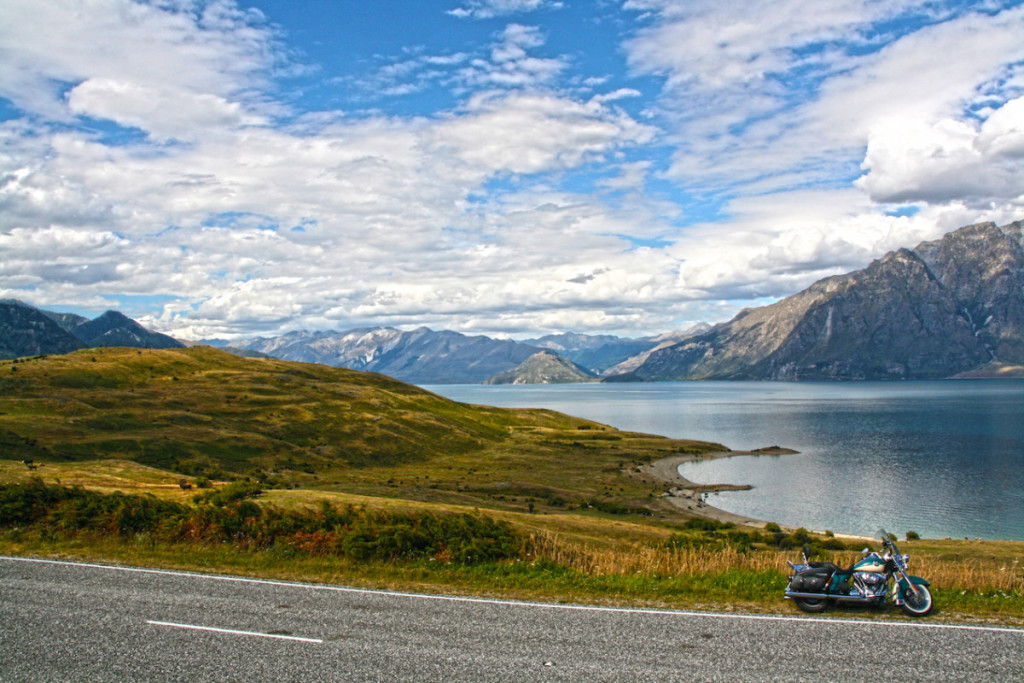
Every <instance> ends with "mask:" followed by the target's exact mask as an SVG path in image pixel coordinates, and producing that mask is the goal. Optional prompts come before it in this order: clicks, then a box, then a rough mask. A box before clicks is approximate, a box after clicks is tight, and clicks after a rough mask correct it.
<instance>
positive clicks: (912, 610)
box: [900, 583, 932, 617]
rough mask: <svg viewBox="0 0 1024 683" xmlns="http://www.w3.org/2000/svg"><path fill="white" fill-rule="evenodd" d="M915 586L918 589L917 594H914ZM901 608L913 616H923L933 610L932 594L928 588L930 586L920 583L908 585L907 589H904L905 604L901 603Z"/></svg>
mask: <svg viewBox="0 0 1024 683" xmlns="http://www.w3.org/2000/svg"><path fill="white" fill-rule="evenodd" d="M914 588H916V589H917V594H916V595H915V594H914ZM900 609H902V610H903V611H904V612H906V613H907V614H909V615H910V616H912V617H923V616H924V615H926V614H928V613H929V612H931V611H932V594H931V591H929V590H928V586H924V585H922V584H919V583H918V584H915V585H914V586H907V588H906V590H904V591H903V604H902V605H900Z"/></svg>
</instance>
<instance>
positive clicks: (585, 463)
mask: <svg viewBox="0 0 1024 683" xmlns="http://www.w3.org/2000/svg"><path fill="white" fill-rule="evenodd" d="M712 450H723V447H722V446H720V445H717V444H707V443H702V442H691V441H677V440H671V439H665V438H661V437H654V436H648V435H639V434H630V433H625V432H619V431H617V430H614V429H612V428H610V427H607V426H604V425H600V424H597V423H593V422H589V421H587V420H582V419H578V418H573V417H569V416H566V415H561V414H558V413H554V412H551V411H542V410H508V409H497V408H487V407H482V406H470V405H465V404H460V403H455V402H453V401H450V400H447V399H444V398H441V397H439V396H437V395H435V394H432V393H430V392H427V391H424V390H422V389H419V388H417V387H414V386H411V385H407V384H403V383H401V382H398V381H396V380H392V379H389V378H387V377H384V376H382V375H376V374H370V373H360V372H354V371H351V370H345V369H341V368H333V367H328V366H322V365H312V364H304V363H292V362H286V361H278V360H270V359H251V358H240V357H237V356H234V355H231V354H228V353H225V352H222V351H218V350H215V349H212V348H209V347H196V348H190V349H166V350H143V349H121V348H117V349H88V350H85V351H79V352H75V353H71V354H67V355H62V356H49V357H40V358H34V359H23V360H21V361H13V362H3V363H0V458H5V459H8V460H34V461H36V462H42V463H46V462H51V463H58V462H65V463H66V462H68V461H82V460H90V461H92V460H98V459H119V460H130V461H134V462H136V463H139V464H141V465H146V466H148V467H153V468H158V469H161V470H166V471H169V472H173V473H176V474H180V475H186V476H193V477H198V476H205V477H208V478H211V479H236V478H242V477H251V478H254V479H258V480H260V481H263V482H265V483H269V484H271V485H279V486H288V487H301V488H319V489H326V490H335V491H345V492H349V493H361V494H367V495H374V496H385V497H394V498H404V499H408V500H420V501H433V502H445V503H456V504H465V505H478V504H482V505H487V506H489V507H498V508H508V509H521V508H526V507H529V509H534V507H535V506H540V507H544V506H547V507H551V508H565V507H566V506H572V505H573V504H574V503H579V502H581V501H590V500H591V499H594V498H595V497H598V498H599V499H600V500H601V501H602V502H603V503H604V505H603V507H605V508H607V509H616V508H615V506H621V505H626V506H647V505H648V503H649V502H650V501H651V500H652V498H651V494H652V493H653V492H652V491H651V490H649V489H648V488H644V485H642V484H640V483H638V482H635V481H633V480H630V479H628V478H626V477H623V476H622V474H621V471H622V470H623V469H624V468H628V467H632V466H635V465H636V464H639V463H642V462H647V461H649V460H651V459H654V458H660V457H665V456H666V455H671V454H674V453H680V452H698V453H699V452H704V451H712ZM591 507H593V506H591Z"/></svg>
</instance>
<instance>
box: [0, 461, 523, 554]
mask: <svg viewBox="0 0 1024 683" xmlns="http://www.w3.org/2000/svg"><path fill="white" fill-rule="evenodd" d="M260 491H261V489H260V487H259V485H258V484H257V483H255V482H249V481H239V482H234V483H232V484H229V485H227V486H224V487H222V488H219V489H214V490H211V491H206V492H204V493H201V494H199V495H197V496H195V497H194V503H195V504H194V505H186V504H182V503H175V502H170V501H164V500H160V499H158V498H155V497H153V496H152V495H148V494H147V495H141V496H137V495H131V496H129V495H124V494H122V493H112V494H101V493H97V492H95V491H88V490H86V489H83V488H81V487H63V486H55V485H47V484H45V483H43V482H42V481H41V480H34V481H31V482H29V483H27V484H11V485H3V486H0V528H9V529H14V528H18V529H27V530H33V529H35V530H40V531H42V530H44V529H45V530H47V532H50V531H53V530H57V531H60V532H63V533H67V534H76V533H94V534H103V535H114V536H120V537H122V538H132V537H135V536H137V535H139V534H146V535H147V536H148V537H150V538H153V539H156V540H160V541H165V542H171V543H188V542H191V543H207V544H212V543H218V544H219V543H233V544H235V545H236V546H237V547H239V548H242V549H246V550H267V549H272V548H274V549H278V550H287V551H289V552H301V553H305V554H309V555H329V554H330V555H338V556H342V557H349V558H352V559H356V560H369V559H373V560H402V559H435V560H441V561H444V562H455V563H461V564H474V563H479V562H490V561H495V560H502V559H508V558H512V557H516V556H518V554H519V553H520V552H521V550H522V544H523V540H522V538H521V537H520V536H519V535H518V534H516V532H515V531H513V529H512V528H511V526H509V525H508V524H506V523H504V522H500V521H496V520H493V519H491V518H489V517H485V516H483V515H469V514H452V515H440V514H428V513H383V512H371V511H368V510H366V509H364V508H359V507H354V506H351V505H350V506H346V507H336V506H332V505H330V504H329V503H327V502H323V503H321V505H320V506H319V508H318V509H317V510H315V511H284V510H281V509H279V508H276V507H274V506H272V505H259V504H257V503H255V502H254V501H253V500H252V499H253V498H254V497H256V496H257V495H259V493H260Z"/></svg>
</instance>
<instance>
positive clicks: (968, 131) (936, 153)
mask: <svg viewBox="0 0 1024 683" xmlns="http://www.w3.org/2000/svg"><path fill="white" fill-rule="evenodd" d="M863 167H864V169H865V170H866V173H865V175H864V176H863V177H861V178H860V179H859V180H858V181H857V185H858V187H861V188H863V189H864V190H865V191H866V192H868V194H869V195H870V196H871V197H872V199H874V200H876V201H879V202H928V203H932V204H942V203H946V202H950V201H958V200H959V201H963V202H966V203H968V204H979V205H982V206H989V205H991V203H992V202H993V201H996V202H999V201H1002V202H1012V203H1015V204H1017V205H1018V206H1024V98H1018V99H1016V100H1012V101H1010V102H1008V103H1007V104H1005V105H1003V107H1001V108H1000V109H997V110H996V111H995V112H993V113H992V114H991V115H990V116H989V118H988V119H987V120H985V121H984V122H982V123H981V124H980V125H979V124H974V123H971V122H967V121H959V120H954V119H943V120H941V121H938V122H936V123H933V124H930V125H929V124H927V123H925V122H921V121H907V120H899V119H897V120H887V121H882V122H879V124H878V125H877V126H876V128H875V129H873V130H872V131H871V135H870V139H869V142H868V147H867V155H866V156H865V159H864V164H863Z"/></svg>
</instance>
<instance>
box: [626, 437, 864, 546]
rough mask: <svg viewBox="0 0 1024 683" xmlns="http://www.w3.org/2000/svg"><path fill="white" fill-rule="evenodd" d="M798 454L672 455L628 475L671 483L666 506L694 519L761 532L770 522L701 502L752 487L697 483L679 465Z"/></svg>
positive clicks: (787, 451)
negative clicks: (722, 493)
mask: <svg viewBox="0 0 1024 683" xmlns="http://www.w3.org/2000/svg"><path fill="white" fill-rule="evenodd" d="M797 453H799V451H794V450H792V449H790V448H782V447H780V446H768V447H767V448H755V449H754V450H750V451H719V452H715V453H704V454H702V455H674V456H670V457H668V458H662V459H660V460H655V461H654V462H651V463H648V464H646V465H641V466H640V467H639V468H638V470H634V471H633V472H631V473H630V474H631V476H633V477H637V478H640V479H641V480H644V481H647V482H652V481H653V483H658V484H671V485H672V488H670V489H669V490H668V491H667V492H665V493H664V494H663V499H664V500H665V501H666V502H667V503H668V504H669V505H672V506H673V507H676V508H678V509H680V510H682V511H684V512H687V513H689V514H691V515H693V516H694V517H701V518H704V519H711V520H714V521H716V522H725V523H732V524H737V525H743V526H748V527H755V528H757V529H764V527H765V525H767V524H768V523H769V521H768V520H763V519H756V518H754V517H746V516H744V515H738V514H736V513H733V512H729V511H728V510H723V509H721V508H717V507H715V506H713V505H709V504H708V503H707V502H705V500H704V498H705V494H707V493H714V492H716V491H749V490H751V489H753V488H754V487H753V486H751V485H750V484H698V483H696V482H693V481H690V480H689V479H687V478H685V477H683V476H682V475H681V474H679V469H678V468H679V465H681V464H683V463H687V462H699V461H702V460H717V459H719V458H731V457H734V456H740V455H755V456H756V455H795V454H797ZM779 526H780V527H781V528H782V529H783V530H785V531H795V530H796V529H797V528H799V527H794V526H787V525H785V524H780V525H779ZM804 528H806V527H804ZM808 531H810V532H811V533H815V534H822V533H824V532H823V531H818V530H814V529H808ZM835 536H836V537H837V538H847V539H857V540H860V539H867V540H873V539H871V538H870V537H867V536H856V535H853V534H840V533H836V534H835Z"/></svg>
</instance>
